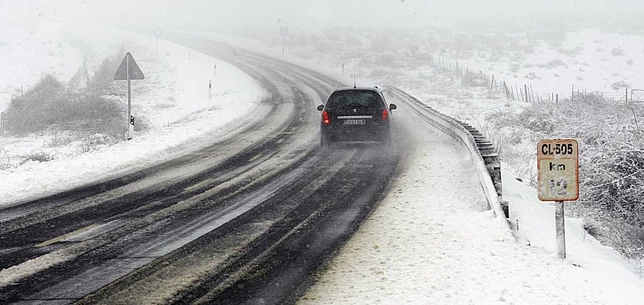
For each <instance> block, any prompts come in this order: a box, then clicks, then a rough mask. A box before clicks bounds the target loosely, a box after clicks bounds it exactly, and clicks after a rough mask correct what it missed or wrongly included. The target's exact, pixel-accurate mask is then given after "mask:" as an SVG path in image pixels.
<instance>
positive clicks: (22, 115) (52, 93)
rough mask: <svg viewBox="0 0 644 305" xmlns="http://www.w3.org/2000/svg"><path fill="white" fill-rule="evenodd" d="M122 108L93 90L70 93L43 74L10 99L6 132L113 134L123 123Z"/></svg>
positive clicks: (20, 133) (53, 78) (52, 77)
mask: <svg viewBox="0 0 644 305" xmlns="http://www.w3.org/2000/svg"><path fill="white" fill-rule="evenodd" d="M122 108H123V107H122V106H120V105H119V104H118V103H116V102H114V101H110V100H106V99H104V98H102V97H101V95H100V94H99V92H96V91H92V92H81V93H73V92H70V91H69V90H67V88H66V86H65V85H64V84H63V83H62V82H60V81H58V80H57V79H56V78H55V77H54V76H52V75H45V76H44V77H43V78H42V79H41V80H40V81H39V82H38V83H37V84H36V85H35V86H34V87H33V88H31V89H30V90H28V91H27V92H25V94H24V95H22V96H18V97H15V98H13V99H12V101H11V104H10V108H9V113H10V116H9V120H8V124H7V129H8V130H9V131H10V132H12V133H15V134H18V135H24V134H29V133H42V132H43V131H45V130H52V129H54V130H56V129H57V130H72V131H79V132H83V133H106V134H110V135H112V134H114V135H116V134H117V131H119V130H120V129H123V127H122V125H123V124H122V122H124V121H125V118H124V116H123V109H122Z"/></svg>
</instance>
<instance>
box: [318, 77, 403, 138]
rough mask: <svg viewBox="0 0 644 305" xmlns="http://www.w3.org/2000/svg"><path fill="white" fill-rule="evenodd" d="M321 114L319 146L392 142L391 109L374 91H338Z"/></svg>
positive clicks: (380, 94)
mask: <svg viewBox="0 0 644 305" xmlns="http://www.w3.org/2000/svg"><path fill="white" fill-rule="evenodd" d="M317 109H318V110H319V111H322V122H321V124H320V126H321V127H320V136H321V137H320V145H321V146H322V147H326V146H329V145H330V144H331V143H332V142H381V143H385V144H388V143H389V142H390V141H391V110H394V109H396V105H395V104H390V105H387V102H386V101H385V97H384V95H383V94H382V92H381V91H380V89H378V88H377V87H375V88H355V87H352V88H339V89H335V90H334V91H333V92H332V93H331V95H330V96H329V98H328V99H327V102H326V105H320V106H318V108H317Z"/></svg>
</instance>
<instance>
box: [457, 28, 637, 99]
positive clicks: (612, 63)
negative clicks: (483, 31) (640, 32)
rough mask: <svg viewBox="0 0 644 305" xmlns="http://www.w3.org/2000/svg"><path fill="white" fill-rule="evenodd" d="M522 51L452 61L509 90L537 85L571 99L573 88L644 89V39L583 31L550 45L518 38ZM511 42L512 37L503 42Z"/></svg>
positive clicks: (477, 54) (616, 92)
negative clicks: (501, 83) (498, 81)
mask: <svg viewBox="0 0 644 305" xmlns="http://www.w3.org/2000/svg"><path fill="white" fill-rule="evenodd" d="M513 37H514V39H517V40H518V42H517V43H519V44H522V46H523V47H522V48H518V49H515V50H512V49H506V50H500V49H494V48H489V49H482V50H479V52H473V53H472V56H471V57H463V58H450V59H451V60H452V61H454V62H456V61H458V62H459V65H460V66H462V67H468V68H469V69H472V70H474V71H479V70H481V71H484V72H485V73H486V74H488V75H495V77H496V79H497V80H499V79H500V80H502V81H506V82H507V83H508V85H509V86H514V85H518V86H523V85H524V84H528V85H532V86H533V90H534V91H535V93H537V92H538V93H540V94H545V95H547V94H550V93H555V94H559V95H560V96H561V97H568V96H570V94H571V90H572V89H573V86H574V90H575V91H576V90H581V91H582V92H583V91H584V90H587V91H588V92H591V91H600V92H605V93H610V94H611V95H613V94H614V95H616V96H621V95H622V94H623V93H624V89H623V87H620V86H624V85H627V86H629V88H634V89H642V88H644V75H643V74H642V71H643V70H644V53H643V51H644V49H643V48H642V46H643V45H644V37H642V36H637V35H625V34H618V33H607V32H604V31H602V30H599V29H583V30H577V31H571V32H567V33H565V35H562V37H561V40H552V41H550V42H546V41H543V40H538V39H535V38H532V39H530V38H529V37H530V33H525V34H515V35H513ZM503 39H507V37H505V38H503Z"/></svg>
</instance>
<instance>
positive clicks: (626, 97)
mask: <svg viewBox="0 0 644 305" xmlns="http://www.w3.org/2000/svg"><path fill="white" fill-rule="evenodd" d="M625 89H626V95H625V99H624V101H626V104H628V87H626V88H625ZM632 93H633V91H631V94H632ZM632 100H633V98H631V101H632Z"/></svg>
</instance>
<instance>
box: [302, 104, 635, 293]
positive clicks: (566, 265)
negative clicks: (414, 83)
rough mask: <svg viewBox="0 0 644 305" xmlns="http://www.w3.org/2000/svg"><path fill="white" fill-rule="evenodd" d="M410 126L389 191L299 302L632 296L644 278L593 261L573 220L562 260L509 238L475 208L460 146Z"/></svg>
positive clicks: (512, 190)
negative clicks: (408, 145) (406, 151)
mask: <svg viewBox="0 0 644 305" xmlns="http://www.w3.org/2000/svg"><path fill="white" fill-rule="evenodd" d="M400 110H403V111H404V109H400ZM427 128H429V126H426V125H425V126H414V129H413V130H419V129H427ZM411 134H412V135H413V137H415V138H416V140H415V141H414V142H415V143H418V144H417V146H416V147H414V149H413V150H412V151H411V152H410V155H409V156H408V158H406V160H407V162H406V164H405V165H404V166H405V167H404V169H403V170H402V175H401V176H400V177H399V178H396V179H395V180H394V181H392V186H391V190H392V192H391V193H390V194H389V195H388V196H387V197H386V198H385V199H384V200H383V202H381V203H380V204H379V205H378V207H377V209H376V210H374V211H373V213H372V214H371V215H370V216H369V217H368V219H367V220H366V221H365V223H364V224H363V225H362V226H361V227H360V228H359V230H358V231H357V232H356V234H355V235H354V236H353V237H352V238H351V239H350V240H349V241H348V242H347V243H346V244H345V245H344V246H343V248H342V249H341V250H340V252H339V254H338V256H337V257H335V258H334V259H333V260H332V261H331V262H330V265H329V266H328V268H327V269H326V270H324V271H323V272H322V274H320V275H319V276H318V278H317V281H316V283H315V284H314V285H313V286H312V287H311V288H310V289H309V290H308V291H307V293H306V294H305V295H304V296H303V297H302V298H301V299H300V300H299V304H300V305H304V304H306V305H309V304H611V305H612V304H639V303H641V300H642V299H643V298H644V282H642V281H640V280H639V279H637V278H636V277H635V276H634V275H633V274H632V273H630V272H628V271H627V270H626V269H625V268H624V266H623V265H622V264H620V263H618V262H619V257H614V256H611V255H603V256H602V257H601V258H600V259H597V260H594V259H593V258H594V255H595V254H597V253H599V252H598V251H596V249H599V248H597V245H595V244H588V247H585V248H581V247H577V246H575V244H576V243H577V241H578V239H579V236H578V232H576V230H575V228H576V227H575V226H574V225H573V226H570V225H569V228H570V230H569V231H570V232H569V234H568V238H569V240H570V243H571V244H572V246H571V251H570V254H571V259H569V260H557V259H555V257H554V255H553V254H552V252H551V251H546V250H545V248H542V247H541V246H539V245H537V247H535V245H534V244H533V246H527V245H524V244H521V243H517V242H516V241H515V240H514V238H512V237H511V236H509V234H505V232H504V231H503V230H500V228H499V226H498V223H497V222H496V221H495V220H494V219H493V218H494V215H493V213H492V212H491V211H488V210H484V209H483V208H482V207H483V206H484V205H485V198H484V197H483V194H482V192H481V190H480V187H479V186H478V181H476V174H475V172H474V169H473V167H472V166H471V162H470V161H469V157H468V156H467V155H466V153H465V151H463V150H458V148H457V146H452V145H450V144H449V143H450V142H451V140H450V139H448V138H446V136H445V135H438V136H426V135H428V134H431V132H428V133H416V134H413V133H411ZM439 143H440V144H439ZM456 190H458V191H456ZM504 190H506V192H508V193H509V194H508V197H509V198H510V200H511V201H512V202H513V203H514V202H515V201H516V199H517V198H518V197H523V198H524V200H525V201H526V205H530V206H534V205H535V204H536V203H534V202H532V200H533V199H534V196H533V195H534V194H533V193H531V191H532V190H531V189H529V188H525V187H523V186H522V185H517V184H513V183H507V185H504ZM517 207H518V208H519V209H522V208H523V206H519V205H518V206H517ZM532 209H533V208H532ZM532 209H522V210H525V211H526V213H530V211H532ZM544 212H545V211H544ZM545 214H548V213H547V212H546V213H545ZM545 214H544V213H535V214H534V218H533V219H532V220H534V221H536V222H541V221H545V219H546V218H552V217H546V216H552V215H545ZM531 215H532V214H531ZM553 217H554V216H553ZM525 222H526V228H525V230H530V229H531V228H530V225H529V224H528V221H527V220H526V221H525ZM546 226H547V225H546ZM538 230H541V231H543V234H544V235H543V236H541V237H544V240H545V239H547V238H545V237H546V236H545V235H547V234H550V233H551V234H550V235H552V237H553V238H552V240H554V227H550V228H549V229H548V230H545V229H544V228H538ZM531 232H532V231H531ZM538 232H539V231H538ZM546 243H547V242H546ZM585 251H589V252H585ZM609 252H610V251H606V252H605V253H604V254H609ZM573 263H575V264H577V265H573Z"/></svg>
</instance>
